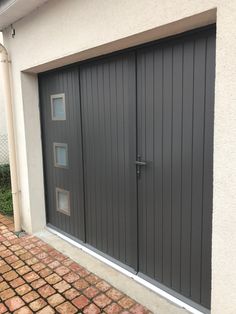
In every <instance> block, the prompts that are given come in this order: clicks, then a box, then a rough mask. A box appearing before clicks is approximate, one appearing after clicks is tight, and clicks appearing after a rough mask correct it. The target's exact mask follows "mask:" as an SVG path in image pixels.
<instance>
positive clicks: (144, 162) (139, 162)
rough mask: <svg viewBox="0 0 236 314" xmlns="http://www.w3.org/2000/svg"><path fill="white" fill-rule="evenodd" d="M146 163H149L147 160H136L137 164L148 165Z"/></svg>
mask: <svg viewBox="0 0 236 314" xmlns="http://www.w3.org/2000/svg"><path fill="white" fill-rule="evenodd" d="M146 164H147V162H146V161H139V160H136V161H135V165H137V166H146Z"/></svg>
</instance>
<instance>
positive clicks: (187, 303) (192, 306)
mask: <svg viewBox="0 0 236 314" xmlns="http://www.w3.org/2000/svg"><path fill="white" fill-rule="evenodd" d="M137 276H138V277H139V278H140V279H141V280H142V281H143V280H144V281H145V282H146V283H149V284H150V286H152V287H153V288H150V289H152V290H153V291H155V292H156V293H158V294H160V295H162V296H163V297H165V298H167V299H168V300H170V301H172V302H173V303H176V301H175V300H176V299H177V300H178V302H180V303H178V304H183V306H181V305H180V306H181V307H184V308H185V309H187V310H188V311H190V312H191V313H194V314H200V313H202V314H210V310H209V309H208V308H206V307H204V306H202V305H201V304H199V303H196V302H194V301H192V300H191V299H189V298H188V297H185V296H184V295H181V294H180V293H178V292H176V291H175V290H173V289H171V288H169V287H167V286H165V285H164V284H162V283H160V282H158V281H157V280H155V279H153V278H151V277H148V276H147V275H145V274H143V273H142V272H138V274H137Z"/></svg>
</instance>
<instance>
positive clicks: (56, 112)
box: [51, 94, 66, 120]
mask: <svg viewBox="0 0 236 314" xmlns="http://www.w3.org/2000/svg"><path fill="white" fill-rule="evenodd" d="M51 103H52V118H53V119H54V120H65V119H66V113H65V98H64V95H63V94H60V95H58V96H57V95H52V96H51Z"/></svg>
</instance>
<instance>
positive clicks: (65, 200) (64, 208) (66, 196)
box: [56, 188, 70, 216]
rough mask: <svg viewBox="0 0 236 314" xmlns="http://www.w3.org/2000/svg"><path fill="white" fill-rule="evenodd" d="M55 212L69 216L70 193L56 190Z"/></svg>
mask: <svg viewBox="0 0 236 314" xmlns="http://www.w3.org/2000/svg"><path fill="white" fill-rule="evenodd" d="M56 206H57V211H58V212H60V213H62V214H65V215H68V216H70V192H69V191H66V190H63V189H59V188H56Z"/></svg>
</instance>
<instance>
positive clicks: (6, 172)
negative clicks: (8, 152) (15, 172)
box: [0, 165, 13, 216]
mask: <svg viewBox="0 0 236 314" xmlns="http://www.w3.org/2000/svg"><path fill="white" fill-rule="evenodd" d="M0 212H1V213H2V214H5V215H9V216H11V215H12V214H13V206H12V195H11V179H10V167H9V165H0Z"/></svg>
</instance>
